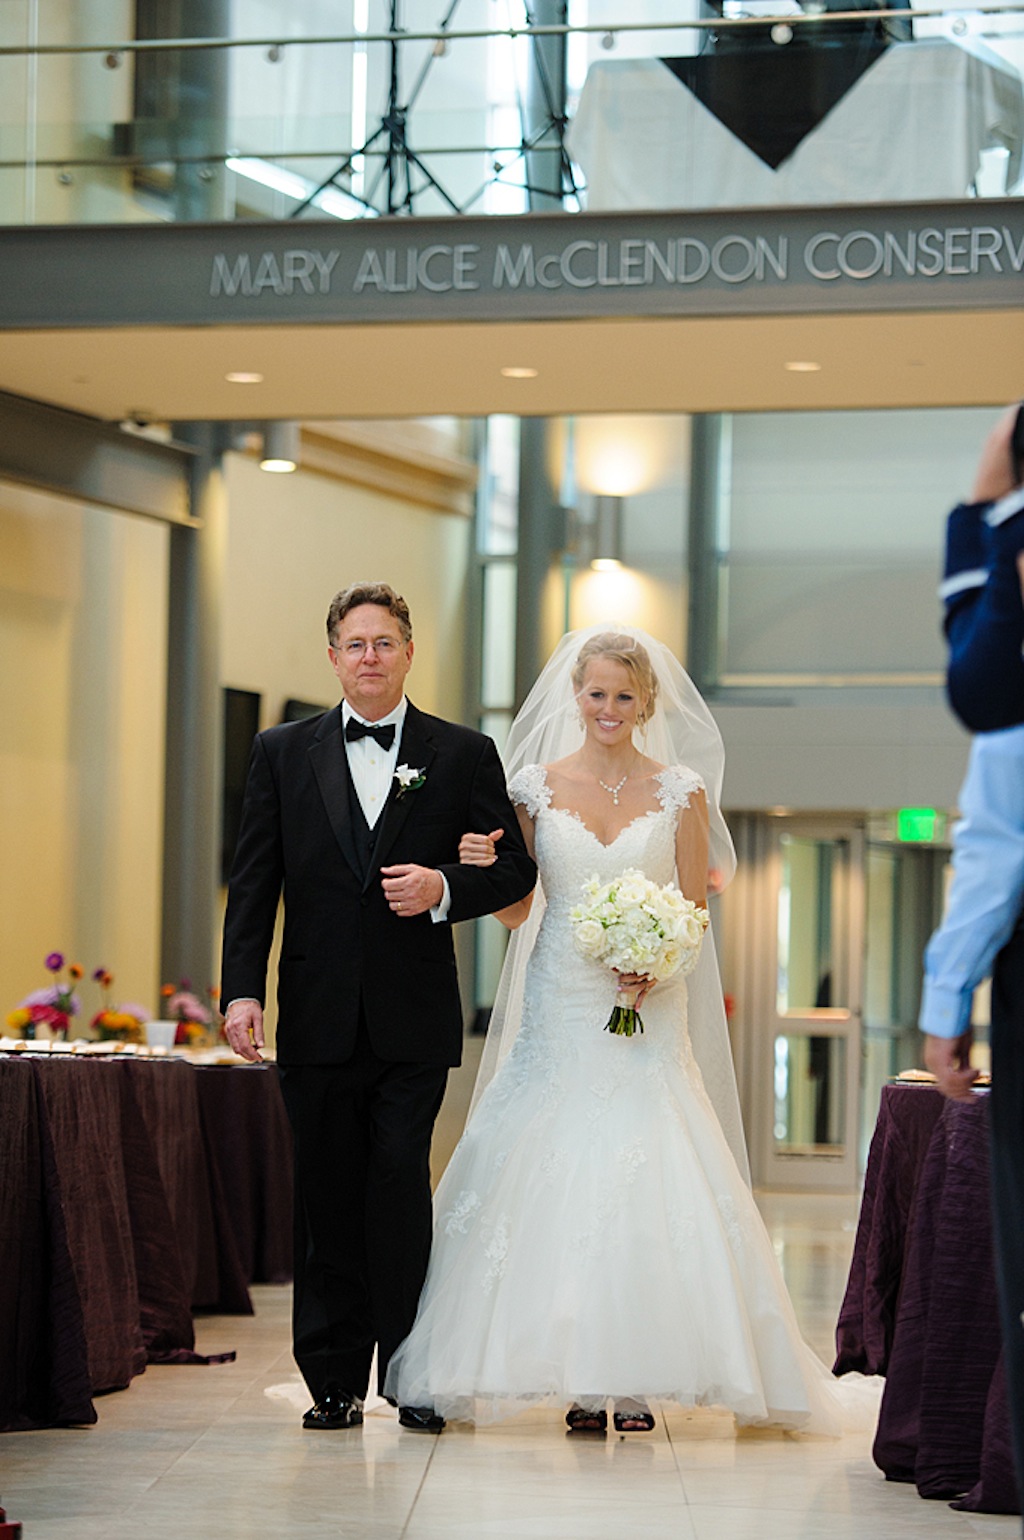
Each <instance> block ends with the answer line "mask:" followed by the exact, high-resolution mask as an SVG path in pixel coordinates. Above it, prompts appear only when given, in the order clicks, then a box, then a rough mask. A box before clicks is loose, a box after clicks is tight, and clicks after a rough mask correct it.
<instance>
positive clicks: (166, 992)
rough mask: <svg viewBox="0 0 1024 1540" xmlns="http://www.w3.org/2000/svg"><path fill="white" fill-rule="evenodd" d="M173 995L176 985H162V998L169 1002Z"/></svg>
mask: <svg viewBox="0 0 1024 1540" xmlns="http://www.w3.org/2000/svg"><path fill="white" fill-rule="evenodd" d="M173 993H174V985H173V984H161V985H160V995H161V997H162V998H163V999H164V1000H169V999H170V998H171V996H172V995H173Z"/></svg>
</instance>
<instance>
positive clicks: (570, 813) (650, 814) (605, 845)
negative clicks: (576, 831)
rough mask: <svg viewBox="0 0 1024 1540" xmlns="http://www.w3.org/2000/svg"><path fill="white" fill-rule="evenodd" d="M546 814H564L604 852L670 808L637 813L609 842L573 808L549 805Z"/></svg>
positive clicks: (654, 808) (650, 809)
mask: <svg viewBox="0 0 1024 1540" xmlns="http://www.w3.org/2000/svg"><path fill="white" fill-rule="evenodd" d="M544 812H545V813H564V814H565V816H566V818H569V819H571V820H572V822H573V823H575V824H579V826H580V828H581V829H582V830H583V831H584V832H585V833H586V834H589V835H590V838H591V839H592V840H596V841H597V843H598V844H599V845H600V847H601V849H602V850H612V849H613V848H614V847H615V846H616V845H617V844H618V843H619V840H620V839H621V838H622V836H623V835H624V834H628V833H629V831H630V829H632V828H634V827H635V826H636V825H637V824H638V823H642V822H643V820H644V819H645V818H660V817H661V815H662V813H667V812H668V808H665V807H649V808H648V809H647V811H646V813H637V815H636V817H635V818H631V819H630V820H629V823H625V824H623V826H622V828H621V829H620V830H619V832H618V834H616V836H615V838H614V839H612V840H608V841H607V842H606V841H605V840H603V839H602V838H601V836H600V835H599V834H595V833H594V831H593V829H592V828H591V827H590V825H589V824H587V823H584V822H583V819H582V818H581V817H580V815H579V813H577V812H575V811H574V810H573V809H572V808H571V807H552V806H551V804H550V803H549V804H548V805H547V807H546V808H545V809H544Z"/></svg>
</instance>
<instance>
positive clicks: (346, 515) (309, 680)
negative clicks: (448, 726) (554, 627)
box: [221, 454, 471, 726]
mask: <svg viewBox="0 0 1024 1540" xmlns="http://www.w3.org/2000/svg"><path fill="white" fill-rule="evenodd" d="M226 484H227V497H228V508H229V524H228V557H227V585H226V592H225V596H224V609H223V626H222V633H221V677H222V679H223V681H224V683H225V684H226V685H231V686H233V687H234V688H236V689H240V690H257V691H259V693H260V694H261V695H262V696H263V701H262V707H261V723H262V725H263V726H268V725H269V724H270V723H272V722H278V721H280V719H281V709H282V707H283V705H284V702H285V701H286V700H287V699H288V698H289V697H294V698H296V699H299V700H308V701H318V702H323V704H324V705H332V704H333V703H334V702H335V701H336V700H337V699H338V686H337V680H336V679H335V677H334V673H333V671H332V669H331V666H330V663H329V661H328V658H327V635H326V631H325V627H324V622H325V620H326V618H327V607H328V605H329V604H330V601H331V598H332V596H333V595H334V594H335V593H336V592H337V590H338V589H339V588H344V587H345V586H346V585H347V584H348V583H352V582H355V581H357V580H358V579H362V578H370V579H382V580H383V581H385V582H389V583H391V584H392V586H393V587H395V588H397V589H398V591H399V593H402V594H404V595H405V598H406V599H407V600H408V602H409V607H410V610H411V611H412V619H413V636H414V641H415V645H416V656H415V659H414V662H413V668H412V673H411V674H410V676H409V694H410V697H411V698H412V699H413V700H415V702H416V704H417V705H418V706H421V707H422V708H423V709H424V710H425V711H432V712H437V713H438V714H439V715H441V716H448V717H455V718H458V717H459V716H460V715H461V711H462V681H463V671H464V670H463V655H462V638H463V629H464V628H463V616H462V607H463V598H464V594H465V585H466V571H467V563H468V560H469V554H470V535H471V525H470V522H469V520H468V519H466V518H465V517H463V516H462V515H460V514H445V513H441V512H435V511H431V510H428V509H425V508H422V507H418V506H416V505H415V504H412V503H408V502H402V501H400V500H398V499H397V498H395V497H390V496H386V495H383V494H381V493H377V492H371V491H369V490H366V489H364V488H361V487H356V486H347V485H343V484H340V483H338V482H336V481H334V480H332V479H331V478H329V477H326V476H319V475H316V474H315V473H309V472H306V471H303V470H299V471H296V472H295V473H294V474H292V475H290V476H272V475H267V474H266V473H265V472H263V471H261V470H259V468H258V467H257V465H256V463H255V461H254V460H252V459H250V458H248V457H246V456H243V455H235V454H233V455H229V456H228V457H227V465H226Z"/></svg>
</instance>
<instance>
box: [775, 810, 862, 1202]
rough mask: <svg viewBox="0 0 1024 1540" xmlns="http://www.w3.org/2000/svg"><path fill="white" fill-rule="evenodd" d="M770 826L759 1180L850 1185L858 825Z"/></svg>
mask: <svg viewBox="0 0 1024 1540" xmlns="http://www.w3.org/2000/svg"><path fill="white" fill-rule="evenodd" d="M773 822H774V823H775V831H774V840H773V845H774V849H773V851H772V857H771V860H770V861H769V871H770V875H771V888H772V890H773V896H774V921H775V925H774V931H775V935H774V942H775V945H774V955H773V957H772V959H771V966H772V972H773V974H774V977H773V979H772V980H771V984H770V986H769V987H768V988H767V989H766V990H765V994H766V995H767V996H769V997H770V998H769V999H766V1001H765V1004H766V1005H767V1006H768V1010H767V1015H768V1020H769V1031H768V1032H767V1033H765V1034H764V1036H763V1039H762V1042H763V1052H764V1053H766V1054H767V1055H768V1061H769V1062H768V1063H767V1064H764V1065H763V1070H764V1072H765V1073H764V1076H763V1079H762V1077H761V1076H759V1077H758V1079H759V1082H760V1084H761V1085H762V1086H763V1087H765V1090H767V1091H768V1095H769V1097H770V1101H771V1114H770V1117H768V1118H762V1119H760V1120H759V1121H760V1123H761V1127H762V1140H761V1143H762V1148H761V1150H760V1151H759V1154H760V1157H761V1158H760V1160H759V1161H758V1162H757V1165H758V1168H759V1179H760V1181H761V1182H763V1183H764V1184H766V1185H769V1186H773V1187H791V1188H801V1187H803V1188H808V1187H817V1188H820V1187H837V1188H844V1189H847V1190H852V1189H853V1188H855V1187H856V1185H857V1166H858V1131H859V1130H858V1103H859V1093H860V1072H861V989H862V965H861V964H862V953H863V940H862V937H863V923H862V921H863V907H864V906H863V833H862V830H861V829H860V828H859V827H857V826H855V825H853V824H852V823H851V824H847V825H840V824H835V823H830V824H829V825H824V824H820V823H817V822H813V823H811V822H808V823H806V824H804V823H800V822H797V821H795V820H782V819H780V820H777V821H774V820H773ZM766 983H767V981H766ZM769 1088H770V1089H769Z"/></svg>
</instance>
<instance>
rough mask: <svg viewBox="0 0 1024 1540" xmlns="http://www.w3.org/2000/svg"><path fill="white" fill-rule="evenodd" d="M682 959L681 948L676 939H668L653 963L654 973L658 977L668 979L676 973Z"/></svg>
mask: <svg viewBox="0 0 1024 1540" xmlns="http://www.w3.org/2000/svg"><path fill="white" fill-rule="evenodd" d="M682 961H683V949H682V947H681V946H680V945H679V943H678V941H670V942H668V943H667V945H665V946H663V947H662V949H661V953H660V955H659V957H658V959H657V961H656V962H655V964H654V969H653V971H654V974H655V977H656V978H659V979H670V978H671V977H672V975H673V973H678V972H679V969H680V967H681V966H682Z"/></svg>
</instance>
